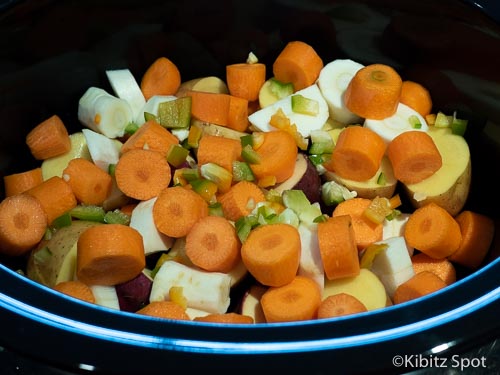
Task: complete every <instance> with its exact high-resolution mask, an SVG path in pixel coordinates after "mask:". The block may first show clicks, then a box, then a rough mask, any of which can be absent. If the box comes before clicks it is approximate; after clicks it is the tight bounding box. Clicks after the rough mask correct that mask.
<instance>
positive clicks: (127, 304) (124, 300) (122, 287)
mask: <svg viewBox="0 0 500 375" xmlns="http://www.w3.org/2000/svg"><path fill="white" fill-rule="evenodd" d="M152 285H153V282H152V281H151V279H150V278H149V277H148V276H146V275H145V274H144V273H143V272H141V273H140V274H139V275H137V276H136V277H135V278H133V279H132V280H130V281H127V282H124V283H122V284H118V285H116V286H115V289H116V294H117V295H118V302H119V304H120V310H122V311H128V312H136V311H137V310H139V309H140V308H142V307H144V306H145V305H147V304H148V303H149V294H150V293H151V287H152Z"/></svg>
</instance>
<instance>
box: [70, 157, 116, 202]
mask: <svg viewBox="0 0 500 375" xmlns="http://www.w3.org/2000/svg"><path fill="white" fill-rule="evenodd" d="M62 177H63V179H64V180H65V181H66V182H67V183H68V184H69V186H71V189H72V190H73V193H74V194H75V197H76V199H77V200H78V201H79V202H81V203H83V204H91V205H102V203H103V202H104V201H105V200H106V198H107V197H108V195H109V193H110V192H111V188H112V187H113V178H112V177H111V175H110V174H109V173H106V172H105V171H103V170H102V169H101V168H99V167H98V166H97V165H95V164H94V163H92V162H91V161H90V160H87V159H84V158H75V159H71V160H70V161H69V163H68V166H67V167H66V168H65V169H64V170H63V174H62Z"/></svg>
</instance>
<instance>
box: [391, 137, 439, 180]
mask: <svg viewBox="0 0 500 375" xmlns="http://www.w3.org/2000/svg"><path fill="white" fill-rule="evenodd" d="M387 156H388V157H389V160H390V161H391V164H392V169H393V170H394V177H396V179H398V180H399V181H401V182H402V183H404V184H416V183H417V182H420V181H422V180H425V179H426V178H428V177H430V176H432V175H433V174H434V173H436V172H437V171H438V170H439V168H441V166H442V165H443V160H442V158H441V154H440V153H439V150H438V148H437V147H436V144H435V143H434V141H433V140H432V137H431V136H430V135H429V134H427V132H422V131H418V130H410V131H406V132H403V133H401V134H399V135H398V136H396V137H395V138H394V139H393V140H392V141H391V142H390V143H389V145H388V146H387Z"/></svg>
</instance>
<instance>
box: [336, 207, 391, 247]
mask: <svg viewBox="0 0 500 375" xmlns="http://www.w3.org/2000/svg"><path fill="white" fill-rule="evenodd" d="M371 202H372V201H371V199H367V198H360V197H356V198H352V199H348V200H346V201H343V202H341V203H339V204H338V205H337V206H336V207H335V209H334V210H333V212H332V217H333V216H341V215H350V216H351V219H352V228H353V230H354V237H355V239H356V244H357V247H358V251H361V250H363V249H364V248H365V247H367V246H368V245H370V244H372V243H374V242H377V241H380V240H382V234H383V225H382V224H376V223H374V222H373V221H371V220H370V219H368V218H367V217H366V216H365V215H364V212H365V210H366V209H367V208H368V207H369V206H370V204H371Z"/></svg>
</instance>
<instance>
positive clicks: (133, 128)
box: [125, 122, 139, 135]
mask: <svg viewBox="0 0 500 375" xmlns="http://www.w3.org/2000/svg"><path fill="white" fill-rule="evenodd" d="M138 129H139V125H137V124H136V123H135V122H129V123H128V124H127V126H126V127H125V134H128V135H132V134H134V133H135V132H136V131H137V130H138Z"/></svg>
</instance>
